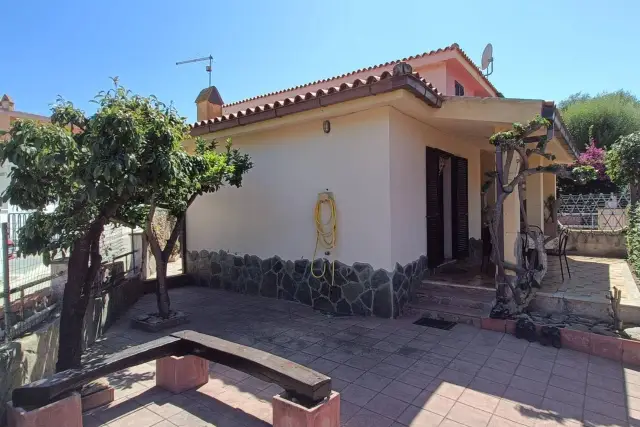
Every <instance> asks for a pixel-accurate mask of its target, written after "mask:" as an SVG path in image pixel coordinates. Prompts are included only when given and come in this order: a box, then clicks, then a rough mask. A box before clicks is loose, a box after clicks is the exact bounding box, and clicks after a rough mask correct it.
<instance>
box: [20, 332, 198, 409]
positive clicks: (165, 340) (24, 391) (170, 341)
mask: <svg viewBox="0 0 640 427" xmlns="http://www.w3.org/2000/svg"><path fill="white" fill-rule="evenodd" d="M185 350H187V348H185V346H184V345H183V343H182V342H181V339H180V338H177V337H172V336H170V335H169V336H166V337H162V338H158V339H157V340H153V341H150V342H147V343H144V344H141V345H137V346H134V347H129V348H127V349H125V350H123V351H121V352H118V353H115V354H113V355H111V356H108V357H106V358H105V359H103V360H100V361H97V362H95V363H90V364H88V365H86V366H83V367H82V368H80V369H68V370H66V371H63V372H58V373H57V374H54V375H53V376H51V377H48V378H43V379H41V380H38V381H34V382H32V383H30V384H27V385H25V386H22V387H18V388H16V389H14V390H13V394H12V400H13V406H14V407H20V408H25V409H27V408H33V407H40V406H44V405H48V404H49V403H51V402H53V401H55V400H58V399H59V398H61V397H63V396H64V395H65V394H66V393H68V392H71V391H73V390H77V389H79V388H80V387H82V386H83V385H85V384H88V383H90V382H91V381H94V380H96V379H98V378H102V377H104V376H106V375H109V374H112V373H114V372H118V371H120V370H122V369H126V368H130V367H132V366H136V365H139V364H141V363H145V362H149V361H152V360H156V359H160V358H162V357H166V356H171V355H184V354H185Z"/></svg>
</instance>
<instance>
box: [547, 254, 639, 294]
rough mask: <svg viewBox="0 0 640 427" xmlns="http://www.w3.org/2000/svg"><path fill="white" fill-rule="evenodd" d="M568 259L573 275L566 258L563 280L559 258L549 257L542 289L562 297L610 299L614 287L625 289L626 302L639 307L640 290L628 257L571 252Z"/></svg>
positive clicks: (623, 290) (623, 292)
mask: <svg viewBox="0 0 640 427" xmlns="http://www.w3.org/2000/svg"><path fill="white" fill-rule="evenodd" d="M567 258H568V261H569V268H570V269H571V278H569V275H568V274H567V268H566V265H564V259H563V269H564V281H563V280H562V274H561V272H560V262H559V260H558V257H554V256H549V258H548V260H549V269H548V271H547V275H546V276H545V278H544V281H543V282H542V289H541V291H542V292H547V293H550V294H554V296H558V297H563V298H580V299H587V300H591V301H595V302H608V300H607V299H606V295H608V293H609V291H611V290H612V289H613V287H614V286H615V287H617V288H618V289H620V290H621V291H622V300H623V303H624V304H629V305H639V306H640V291H639V290H638V286H637V285H636V282H635V281H634V279H633V275H632V274H631V270H630V269H629V265H628V264H627V261H626V260H624V259H615V258H600V257H587V256H578V255H569V256H568V257H567Z"/></svg>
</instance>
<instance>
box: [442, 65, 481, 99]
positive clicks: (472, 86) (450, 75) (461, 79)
mask: <svg viewBox="0 0 640 427" xmlns="http://www.w3.org/2000/svg"><path fill="white" fill-rule="evenodd" d="M446 67H447V83H446V90H445V91H443V93H444V94H445V95H450V96H453V95H455V94H456V89H455V82H456V81H458V83H460V84H461V85H462V86H464V96H478V97H489V96H491V95H490V94H489V92H487V90H486V89H485V88H483V87H482V85H481V84H480V82H478V80H477V79H476V78H475V77H474V76H472V75H471V74H470V73H469V72H468V71H467V70H466V69H465V68H464V67H463V66H462V64H460V62H458V61H456V60H448V61H446ZM441 90H442V89H441Z"/></svg>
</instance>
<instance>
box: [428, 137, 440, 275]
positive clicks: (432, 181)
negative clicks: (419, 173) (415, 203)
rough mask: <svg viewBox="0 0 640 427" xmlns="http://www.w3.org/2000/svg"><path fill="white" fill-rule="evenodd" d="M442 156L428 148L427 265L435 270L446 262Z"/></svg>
mask: <svg viewBox="0 0 640 427" xmlns="http://www.w3.org/2000/svg"><path fill="white" fill-rule="evenodd" d="M439 159H440V154H439V153H438V152H437V151H435V150H433V149H431V148H429V147H427V153H426V166H427V177H426V178H427V264H428V266H429V268H435V267H437V266H439V265H440V264H442V262H443V261H444V227H443V225H442V224H443V223H442V212H441V203H440V198H441V195H440V194H438V193H439V191H438V189H439V180H440V176H439V174H438V169H439Z"/></svg>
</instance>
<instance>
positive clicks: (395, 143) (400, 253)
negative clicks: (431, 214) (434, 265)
mask: <svg viewBox="0 0 640 427" xmlns="http://www.w3.org/2000/svg"><path fill="white" fill-rule="evenodd" d="M389 135H390V140H391V145H390V148H391V150H390V177H391V179H390V188H391V259H392V260H394V261H397V262H400V263H401V264H402V263H407V262H410V261H413V260H415V259H417V258H418V257H419V256H420V255H422V254H425V253H426V247H427V244H426V214H427V212H426V166H425V147H426V146H429V147H433V148H438V149H441V150H443V151H447V152H449V153H451V154H453V155H456V156H458V157H463V158H465V159H467V160H468V162H469V182H468V184H469V237H474V238H477V239H479V238H480V236H481V197H480V188H481V179H480V149H479V148H477V146H475V145H473V144H470V143H469V141H465V140H462V139H460V138H456V137H454V136H453V135H449V134H446V133H443V132H441V131H439V130H438V129H436V128H434V127H432V126H429V125H427V124H424V123H422V122H419V121H418V120H416V119H414V118H412V117H409V116H407V115H405V114H403V113H402V112H400V111H398V110H395V109H392V110H391V112H390V121H389ZM427 256H428V254H427Z"/></svg>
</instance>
